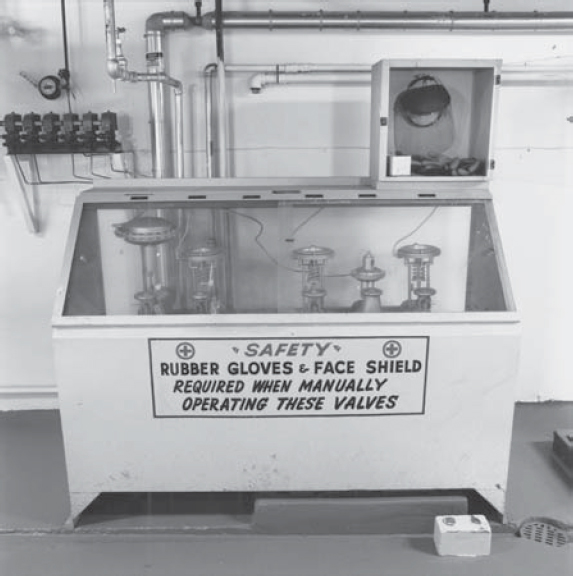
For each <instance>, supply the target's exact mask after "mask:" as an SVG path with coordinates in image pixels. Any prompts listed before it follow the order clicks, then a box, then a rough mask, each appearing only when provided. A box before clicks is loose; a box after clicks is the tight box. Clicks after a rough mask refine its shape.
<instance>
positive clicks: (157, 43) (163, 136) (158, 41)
mask: <svg viewBox="0 0 573 576" xmlns="http://www.w3.org/2000/svg"><path fill="white" fill-rule="evenodd" d="M145 39H146V42H147V53H146V62H147V74H146V75H144V76H140V78H145V79H146V80H148V79H152V78H160V77H165V76H166V73H165V58H164V53H163V32H161V31H155V30H153V31H147V32H146V34H145ZM147 85H148V94H149V115H150V129H151V157H152V174H153V177H154V178H169V177H170V176H173V165H172V162H171V161H170V157H169V152H168V151H169V148H170V142H171V134H170V130H169V125H168V123H167V118H168V114H169V101H168V99H167V97H166V94H165V92H166V84H165V83H164V82H152V81H148V84H147Z"/></svg>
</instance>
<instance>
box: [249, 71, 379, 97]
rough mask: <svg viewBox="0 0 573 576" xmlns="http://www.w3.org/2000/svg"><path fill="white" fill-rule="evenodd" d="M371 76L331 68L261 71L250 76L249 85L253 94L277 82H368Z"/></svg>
mask: <svg viewBox="0 0 573 576" xmlns="http://www.w3.org/2000/svg"><path fill="white" fill-rule="evenodd" d="M371 76H372V75H371V73H370V71H368V72H363V71H355V72H345V71H341V72H338V71H337V70H333V71H331V72H326V73H320V72H307V73H299V72H297V73H293V72H285V73H282V74H275V73H269V72H263V73H259V74H255V75H254V76H253V77H252V78H251V80H250V82H249V86H250V89H251V92H252V93H253V94H259V93H260V92H261V91H262V90H263V88H265V87H266V86H271V85H273V86H275V85H278V84H368V83H370V80H371Z"/></svg>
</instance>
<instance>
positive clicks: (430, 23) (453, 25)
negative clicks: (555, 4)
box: [200, 10, 573, 32]
mask: <svg viewBox="0 0 573 576" xmlns="http://www.w3.org/2000/svg"><path fill="white" fill-rule="evenodd" d="M221 20H222V25H223V26H224V27H225V28H229V29H237V28H250V29H265V30H270V31H272V30H285V29H318V30H327V29H342V30H355V31H358V30H368V29H376V30H381V29H382V30H440V31H448V32H454V31H488V30H490V31H494V30H505V31H517V32H538V31H544V30H547V31H551V32H555V31H559V30H561V31H571V30H573V12H407V11H405V12H361V11H350V12H325V11H323V10H319V11H317V12H286V11H279V12H275V11H273V10H269V11H268V12H223V14H222V15H221ZM216 21H217V16H216V13H215V12H209V13H207V14H204V15H203V16H202V18H201V22H200V25H201V26H203V28H205V29H207V30H213V29H215V28H216V25H217V22H216Z"/></svg>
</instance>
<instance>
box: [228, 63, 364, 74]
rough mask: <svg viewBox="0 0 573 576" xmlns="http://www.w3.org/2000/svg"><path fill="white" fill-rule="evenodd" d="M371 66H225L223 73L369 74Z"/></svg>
mask: <svg viewBox="0 0 573 576" xmlns="http://www.w3.org/2000/svg"><path fill="white" fill-rule="evenodd" d="M371 69H372V65H371V64H225V71H226V72H228V73H234V72H238V73H241V72H261V73H264V72H266V73H269V74H306V73H309V72H319V73H328V72H335V73H338V72H351V73H354V72H370V70H371Z"/></svg>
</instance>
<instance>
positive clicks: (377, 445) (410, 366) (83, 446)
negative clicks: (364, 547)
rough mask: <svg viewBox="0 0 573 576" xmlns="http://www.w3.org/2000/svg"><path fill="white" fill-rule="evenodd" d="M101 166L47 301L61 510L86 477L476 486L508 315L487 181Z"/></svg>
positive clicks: (501, 376) (509, 400) (503, 419)
mask: <svg viewBox="0 0 573 576" xmlns="http://www.w3.org/2000/svg"><path fill="white" fill-rule="evenodd" d="M416 188H417V189H416V191H413V190H412V189H411V188H410V187H409V186H408V185H407V184H401V183H396V185H394V186H393V187H392V186H388V187H387V188H386V189H385V190H384V191H381V190H379V189H376V188H375V187H373V186H370V185H365V184H364V183H361V182H359V181H358V180H356V181H349V180H345V181H341V180H321V181H316V180H308V181H301V180H288V181H286V180H282V181H276V180H244V181H243V180H237V179H235V180H223V179H221V180H219V179H218V180H164V181H158V180H135V181H110V182H104V183H102V184H99V185H98V187H97V188H95V189H93V190H92V191H89V192H86V193H84V194H82V195H81V196H80V197H79V199H78V201H77V205H76V207H75V212H74V216H73V222H72V228H71V233H70V238H69V241H68V245H67V250H66V257H65V264H64V272H63V277H62V282H61V287H60V289H59V291H58V297H57V302H56V309H55V316H54V321H53V326H54V327H53V333H54V350H55V360H56V368H57V377H58V386H59V398H60V408H61V417H62V427H63V435H64V442H65V450H66V462H67V470H68V481H69V489H70V494H71V503H72V516H71V519H72V521H73V520H74V519H75V518H76V517H77V516H78V515H79V514H80V513H81V511H82V510H83V509H84V508H85V507H86V506H87V505H88V504H89V503H90V502H91V501H92V500H93V499H94V498H95V497H96V496H97V495H98V494H99V493H100V492H130V491H134V492H154V491H158V492H165V491H171V492H177V491H180V492H203V491H212V492H218V491H244V492H273V491H274V492H276V491H289V492H292V491H301V492H303V491H323V492H324V491H337V492H340V491H356V490H388V491H392V490H399V491H404V490H474V491H476V492H478V493H479V494H480V495H482V496H483V497H484V498H485V499H486V500H487V501H488V502H489V503H491V505H492V506H493V507H495V508H496V509H497V510H498V511H499V512H500V513H501V514H503V512H504V507H505V486H506V480H507V469H508V461H509V449H510V440H511V430H512V418H513V400H514V384H515V379H516V373H517V363H518V349H519V345H518V316H517V314H516V311H515V308H514V304H513V300H512V296H511V291H510V286H509V282H508V278H507V274H506V268H505V264H504V259H503V254H502V248H501V245H500V240H499V236H498V231H497V227H496V223H495V217H494V212H493V207H492V201H491V196H490V194H489V193H488V192H487V190H485V189H479V190H478V189H472V190H471V191H468V190H466V189H464V188H463V187H461V186H460V187H459V188H458V189H456V190H452V189H447V190H444V189H441V188H440V187H439V186H435V185H434V184H430V183H425V184H423V185H420V186H417V187H416Z"/></svg>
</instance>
